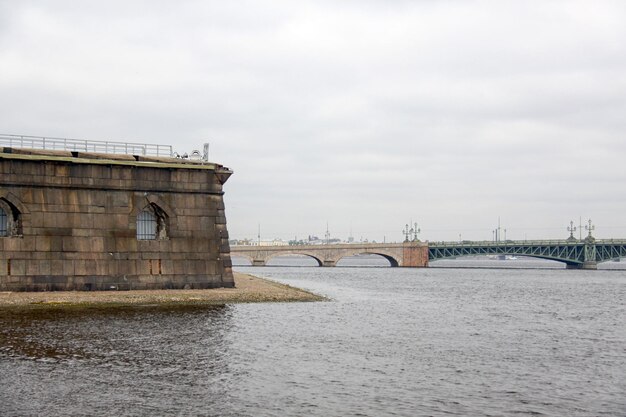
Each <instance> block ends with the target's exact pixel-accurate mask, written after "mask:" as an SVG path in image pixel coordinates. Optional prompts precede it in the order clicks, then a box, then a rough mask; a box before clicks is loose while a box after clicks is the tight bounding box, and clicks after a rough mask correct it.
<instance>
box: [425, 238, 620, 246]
mask: <svg viewBox="0 0 626 417" xmlns="http://www.w3.org/2000/svg"><path fill="white" fill-rule="evenodd" d="M584 243H585V241H584V240H576V241H570V240H564V239H562V240H501V241H497V242H494V241H492V240H482V241H480V240H475V241H474V240H473V241H463V242H433V241H430V242H428V246H430V247H472V246H498V247H500V246H542V245H572V246H576V245H581V244H584ZM594 244H596V245H603V244H605V245H606V244H626V240H625V239H601V240H595V241H594Z"/></svg>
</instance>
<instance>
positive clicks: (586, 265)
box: [565, 261, 598, 271]
mask: <svg viewBox="0 0 626 417" xmlns="http://www.w3.org/2000/svg"><path fill="white" fill-rule="evenodd" d="M565 269H587V270H591V271H595V270H596V269H598V263H597V262H595V261H591V262H583V263H581V264H567V265H566V266H565Z"/></svg>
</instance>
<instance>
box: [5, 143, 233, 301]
mask: <svg viewBox="0 0 626 417" xmlns="http://www.w3.org/2000/svg"><path fill="white" fill-rule="evenodd" d="M231 174H232V171H230V170H229V169H227V168H225V167H223V166H221V165H218V164H212V163H207V162H201V161H189V160H181V159H177V158H162V157H158V158H157V157H143V156H133V155H111V154H93V153H85V152H70V151H48V150H46V151H44V150H29V149H16V148H0V290H1V291H52V290H132V289H164V288H213V287H233V286H234V281H233V274H232V268H231V261H230V248H229V244H228V230H227V228H226V217H225V212H224V200H223V189H222V187H223V184H224V183H225V182H226V180H227V179H228V178H229V176H230V175H231ZM3 213H4V214H3ZM138 228H139V229H138Z"/></svg>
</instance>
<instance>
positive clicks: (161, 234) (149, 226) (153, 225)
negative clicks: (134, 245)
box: [137, 204, 167, 240]
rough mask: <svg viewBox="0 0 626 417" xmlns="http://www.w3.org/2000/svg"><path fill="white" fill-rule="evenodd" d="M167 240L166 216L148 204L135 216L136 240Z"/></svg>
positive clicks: (159, 209) (157, 207)
mask: <svg viewBox="0 0 626 417" xmlns="http://www.w3.org/2000/svg"><path fill="white" fill-rule="evenodd" d="M157 239H159V240H160V239H167V214H166V213H165V212H164V211H163V210H161V208H160V207H159V206H157V205H156V204H149V205H148V206H147V207H146V208H144V209H143V210H142V211H141V212H139V214H138V215H137V240H157Z"/></svg>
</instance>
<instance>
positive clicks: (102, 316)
mask: <svg viewBox="0 0 626 417" xmlns="http://www.w3.org/2000/svg"><path fill="white" fill-rule="evenodd" d="M290 262H291V261H290ZM355 262H358V260H357V261H355ZM347 264H349V262H348V263H347ZM520 264H522V266H521V267H520V268H522V269H493V268H486V269H485V268H481V269H474V268H470V269H450V268H429V269H403V268H393V269H392V268H317V267H303V268H291V267H280V266H275V267H265V268H252V267H240V268H239V269H240V270H242V271H243V272H248V273H253V274H257V275H261V276H266V277H270V278H272V279H275V280H278V281H281V282H284V283H288V284H290V285H294V286H299V287H303V288H307V289H310V290H313V291H315V292H318V293H321V294H323V295H326V296H328V297H330V298H331V299H332V301H329V302H322V303H276V304H238V305H226V306H223V307H216V308H210V309H207V308H177V309H171V308H170V309H164V308H154V307H144V308H132V309H122V310H115V311H102V310H71V311H63V312H55V313H41V312H29V313H24V312H22V313H8V312H6V311H0V314H1V316H0V378H1V384H0V415H8V416H13V415H15V416H17V415H51V416H52V415H118V416H126V415H128V416H130V415H216V416H221V415H224V416H228V415H233V416H286V415H315V416H330V415H332V416H347V415H365V416H383V415H398V416H414V415H463V416H464V415H494V416H501V415H511V416H517V415H550V416H566V415H567V416H589V415H607V416H624V415H626V395H625V393H626V271H623V270H599V271H567V270H564V269H551V267H550V266H547V267H546V265H543V264H537V265H538V266H541V267H542V268H541V269H526V267H527V266H529V265H530V266H532V265H533V264H529V263H522V262H520ZM467 265H469V266H477V265H475V264H472V263H471V262H470V263H469V264H467ZM441 266H450V265H449V264H441ZM478 266H480V265H478Z"/></svg>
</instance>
